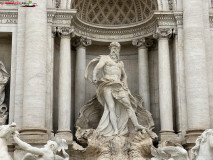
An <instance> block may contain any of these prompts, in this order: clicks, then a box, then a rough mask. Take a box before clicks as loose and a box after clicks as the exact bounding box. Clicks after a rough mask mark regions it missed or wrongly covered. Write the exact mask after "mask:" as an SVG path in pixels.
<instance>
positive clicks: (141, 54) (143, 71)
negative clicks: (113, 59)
mask: <svg viewBox="0 0 213 160" xmlns="http://www.w3.org/2000/svg"><path fill="white" fill-rule="evenodd" d="M138 72H139V74H138V76H139V95H140V96H142V97H143V100H144V107H145V108H146V109H147V110H148V111H150V94H149V66H148V49H147V47H145V46H141V47H139V48H138Z"/></svg>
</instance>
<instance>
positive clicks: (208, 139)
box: [191, 129, 213, 160]
mask: <svg viewBox="0 0 213 160" xmlns="http://www.w3.org/2000/svg"><path fill="white" fill-rule="evenodd" d="M191 151H192V160H204V159H205V160H207V159H208V160H213V129H207V130H205V131H204V132H203V133H202V134H201V136H199V137H198V138H197V140H196V143H195V146H194V147H193V148H192V149H191Z"/></svg>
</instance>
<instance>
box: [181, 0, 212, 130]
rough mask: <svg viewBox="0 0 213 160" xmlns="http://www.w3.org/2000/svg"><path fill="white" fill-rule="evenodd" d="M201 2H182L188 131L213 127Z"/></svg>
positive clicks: (193, 0) (199, 0)
mask: <svg viewBox="0 0 213 160" xmlns="http://www.w3.org/2000/svg"><path fill="white" fill-rule="evenodd" d="M202 3H203V1H202V0H197V1H195V0H187V1H183V10H184V12H183V24H184V25H183V28H184V60H185V75H186V99H187V111H188V130H197V129H206V128H209V126H210V125H209V123H210V120H209V99H208V81H207V66H206V52H205V41H204V34H203V33H204V21H203V8H202V6H203V4H202ZM192 6H193V9H192ZM198 20H199V21H198Z"/></svg>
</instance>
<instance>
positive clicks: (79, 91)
mask: <svg viewBox="0 0 213 160" xmlns="http://www.w3.org/2000/svg"><path fill="white" fill-rule="evenodd" d="M85 69H86V47H84V46H83V45H80V46H79V47H77V55H76V72H75V119H77V118H78V116H79V112H80V108H81V107H82V106H83V105H84V103H85V92H86V91H85V87H86V86H85V83H86V82H85V78H84V72H85Z"/></svg>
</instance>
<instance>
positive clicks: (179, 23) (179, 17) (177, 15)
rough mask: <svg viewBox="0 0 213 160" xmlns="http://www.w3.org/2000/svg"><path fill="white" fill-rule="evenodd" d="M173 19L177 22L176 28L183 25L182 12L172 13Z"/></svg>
mask: <svg viewBox="0 0 213 160" xmlns="http://www.w3.org/2000/svg"><path fill="white" fill-rule="evenodd" d="M174 16H175V19H176V21H177V26H182V25H183V12H181V11H179V12H174Z"/></svg>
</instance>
